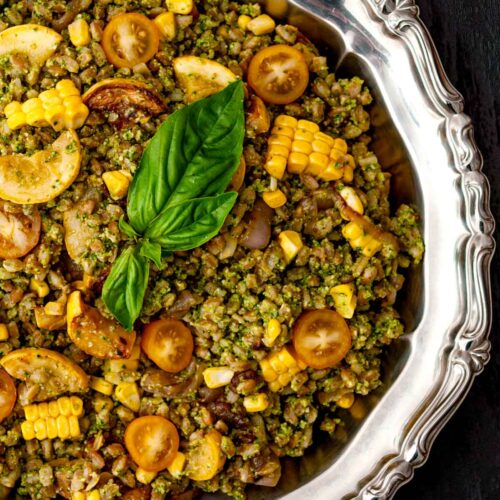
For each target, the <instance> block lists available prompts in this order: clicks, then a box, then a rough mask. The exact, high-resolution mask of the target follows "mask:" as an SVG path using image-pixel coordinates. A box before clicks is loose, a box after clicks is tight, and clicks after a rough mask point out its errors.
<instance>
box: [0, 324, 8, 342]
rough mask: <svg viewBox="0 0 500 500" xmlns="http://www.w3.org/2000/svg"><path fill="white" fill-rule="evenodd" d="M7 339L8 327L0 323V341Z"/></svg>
mask: <svg viewBox="0 0 500 500" xmlns="http://www.w3.org/2000/svg"><path fill="white" fill-rule="evenodd" d="M5 340H9V329H8V328H7V325H6V324H5V323H0V342H3V341H5Z"/></svg>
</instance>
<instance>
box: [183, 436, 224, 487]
mask: <svg viewBox="0 0 500 500" xmlns="http://www.w3.org/2000/svg"><path fill="white" fill-rule="evenodd" d="M221 441H222V436H221V435H220V434H219V433H218V432H217V431H216V430H211V431H209V432H208V433H207V434H205V435H204V436H203V437H201V438H199V439H196V440H194V441H193V442H192V443H190V449H189V452H188V457H187V459H188V462H187V466H186V475H187V476H188V477H189V478H190V479H192V480H193V481H208V480H209V479H212V478H213V477H214V476H215V475H216V474H217V473H218V472H219V471H220V470H221V469H222V467H224V463H225V461H226V457H225V456H224V454H223V453H222V451H221V447H220V445H221Z"/></svg>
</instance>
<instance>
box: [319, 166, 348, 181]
mask: <svg viewBox="0 0 500 500" xmlns="http://www.w3.org/2000/svg"><path fill="white" fill-rule="evenodd" d="M342 175H344V169H343V168H339V167H337V164H336V163H335V162H331V163H330V164H329V165H328V166H327V167H326V168H325V169H324V170H322V171H321V172H320V173H318V177H320V178H321V179H323V180H325V181H336V180H339V179H341V178H342Z"/></svg>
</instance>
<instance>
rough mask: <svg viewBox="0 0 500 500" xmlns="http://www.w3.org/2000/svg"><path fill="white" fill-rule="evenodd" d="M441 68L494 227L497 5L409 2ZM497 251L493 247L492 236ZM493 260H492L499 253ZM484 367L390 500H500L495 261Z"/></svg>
mask: <svg viewBox="0 0 500 500" xmlns="http://www.w3.org/2000/svg"><path fill="white" fill-rule="evenodd" d="M417 3H418V5H419V6H420V13H421V17H422V19H423V21H424V22H425V24H426V25H427V27H428V28H429V30H430V32H431V34H432V37H433V39H434V42H435V44H436V47H437V49H438V52H439V54H440V56H441V59H442V62H443V65H444V67H445V70H446V72H447V74H448V77H449V78H450V80H451V82H452V83H453V85H454V86H455V87H456V88H457V89H458V90H459V91H460V92H461V93H462V95H463V96H464V98H465V112H466V113H467V114H469V115H471V116H472V118H473V122H474V128H475V136H476V140H477V143H478V145H479V148H480V150H481V152H482V153H483V156H484V163H485V165H484V172H485V173H486V175H487V176H488V178H489V180H490V183H491V188H492V193H491V209H492V211H493V215H494V216H495V218H496V220H497V221H498V224H499V225H500V149H499V146H498V140H499V133H498V132H499V121H500V118H499V115H500V113H499V112H500V109H499V108H500V100H499V88H500V70H499V66H500V0H417ZM496 239H497V245H499V243H500V241H499V238H498V231H497V235H496ZM498 252H499V253H500V247H499V250H498ZM492 281H493V311H494V312H493V324H492V330H491V341H492V353H491V361H490V363H489V364H488V365H487V367H486V369H485V371H484V373H483V374H481V375H480V376H479V377H478V378H477V379H476V381H475V383H474V385H473V387H472V390H471V392H470V393H469V395H468V397H467V399H466V400H465V401H464V403H463V404H462V406H461V407H460V408H459V409H458V411H457V412H456V414H455V415H454V416H453V417H452V419H451V420H450V422H449V423H448V424H447V426H446V427H445V428H444V430H443V431H442V432H441V434H440V435H439V436H438V438H437V439H436V442H435V443H434V446H433V447H432V450H431V454H430V458H429V460H428V461H427V463H426V464H425V465H424V466H423V467H422V468H420V469H417V470H416V473H415V477H414V479H413V480H412V481H411V482H410V483H408V484H407V485H406V486H403V487H402V488H401V489H400V490H399V492H398V493H397V494H396V496H395V500H417V499H418V500H500V301H499V298H500V260H499V257H495V258H494V260H493V266H492Z"/></svg>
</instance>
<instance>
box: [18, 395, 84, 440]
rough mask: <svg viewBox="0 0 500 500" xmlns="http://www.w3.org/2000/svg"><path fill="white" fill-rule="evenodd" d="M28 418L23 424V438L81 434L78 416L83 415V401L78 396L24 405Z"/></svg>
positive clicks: (60, 436)
mask: <svg viewBox="0 0 500 500" xmlns="http://www.w3.org/2000/svg"><path fill="white" fill-rule="evenodd" d="M24 415H25V417H26V420H25V421H24V422H23V423H22V424H21V432H22V435H23V438H24V439H26V440H27V441H29V440H31V439H35V438H36V439H39V440H42V439H55V438H56V437H58V438H60V439H67V438H69V437H72V438H73V437H78V436H79V435H80V424H79V423H78V417H80V416H82V415H83V401H82V400H81V398H79V397H77V396H71V397H66V396H64V397H62V398H59V399H56V400H54V401H50V402H48V403H47V402H43V403H38V404H31V405H28V406H25V407H24Z"/></svg>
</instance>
